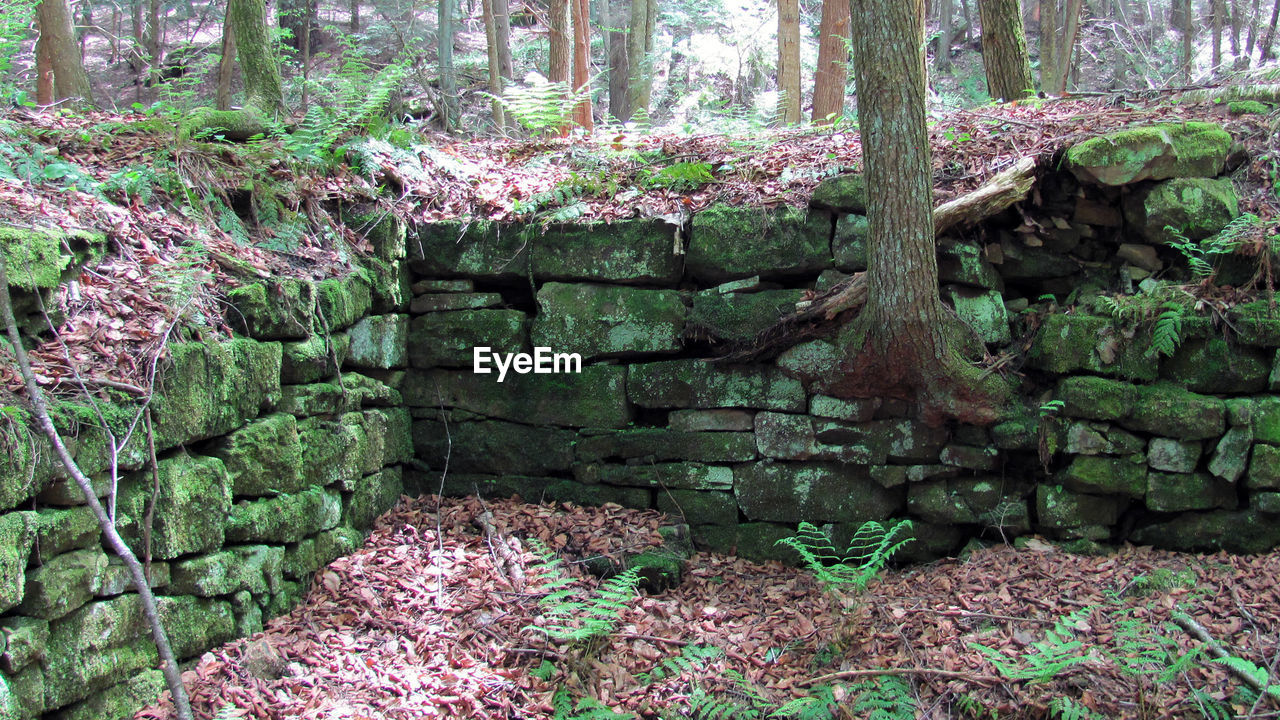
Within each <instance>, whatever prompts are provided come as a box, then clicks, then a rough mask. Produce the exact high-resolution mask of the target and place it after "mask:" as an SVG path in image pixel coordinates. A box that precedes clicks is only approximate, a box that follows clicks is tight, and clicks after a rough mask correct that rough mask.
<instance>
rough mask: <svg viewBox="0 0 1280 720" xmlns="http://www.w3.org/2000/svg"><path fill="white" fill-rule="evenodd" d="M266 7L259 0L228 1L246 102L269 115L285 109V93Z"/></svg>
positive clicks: (247, 104)
mask: <svg viewBox="0 0 1280 720" xmlns="http://www.w3.org/2000/svg"><path fill="white" fill-rule="evenodd" d="M265 10H266V8H265V7H264V6H263V4H262V1H261V0H227V14H228V16H229V20H230V24H231V27H232V33H233V34H234V35H235V45H236V59H238V60H239V61H240V74H241V75H242V76H243V77H244V100H245V105H246V106H249V107H254V108H257V109H258V110H261V111H262V112H263V113H265V114H267V115H268V116H272V115H276V114H277V113H280V112H282V111H283V110H284V92H283V91H282V90H281V87H280V62H279V60H278V59H277V58H276V53H275V46H274V44H273V41H272V39H271V37H270V35H269V34H268V33H267V20H266V12H265Z"/></svg>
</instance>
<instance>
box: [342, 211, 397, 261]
mask: <svg viewBox="0 0 1280 720" xmlns="http://www.w3.org/2000/svg"><path fill="white" fill-rule="evenodd" d="M341 218H342V222H343V224H344V225H346V226H347V227H348V228H349V229H351V230H354V231H355V232H356V233H358V234H360V235H363V236H364V239H365V240H367V241H368V242H369V246H370V247H371V248H373V255H374V257H376V258H379V259H381V260H387V261H391V260H401V259H403V258H405V257H406V256H407V252H408V225H407V224H406V223H405V222H404V221H403V220H401V219H400V218H399V217H398V216H397V215H396V214H395V213H393V212H389V211H385V210H380V209H377V208H371V209H367V206H366V208H360V209H359V210H355V211H352V210H346V209H344V211H343V212H342V213H341Z"/></svg>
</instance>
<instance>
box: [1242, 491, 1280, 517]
mask: <svg viewBox="0 0 1280 720" xmlns="http://www.w3.org/2000/svg"><path fill="white" fill-rule="evenodd" d="M1249 507H1251V508H1255V509H1256V510H1257V511H1258V512H1260V513H1262V514H1264V515H1272V516H1274V515H1280V492H1260V493H1253V494H1251V495H1250V496H1249Z"/></svg>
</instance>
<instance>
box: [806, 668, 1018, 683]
mask: <svg viewBox="0 0 1280 720" xmlns="http://www.w3.org/2000/svg"><path fill="white" fill-rule="evenodd" d="M875 675H933V676H936V677H945V678H955V679H957V680H969V681H970V682H976V683H983V684H985V685H999V684H1000V683H1002V682H1004V678H998V677H996V676H995V675H982V674H980V673H967V672H961V671H959V670H938V669H935V668H920V667H908V668H878V669H874V670H842V671H840V672H834V673H828V674H826V675H822V676H819V677H816V678H805V679H803V680H798V681H796V685H799V686H800V687H805V686H808V685H817V684H819V683H824V682H828V681H830V680H847V679H849V678H856V677H871V676H875Z"/></svg>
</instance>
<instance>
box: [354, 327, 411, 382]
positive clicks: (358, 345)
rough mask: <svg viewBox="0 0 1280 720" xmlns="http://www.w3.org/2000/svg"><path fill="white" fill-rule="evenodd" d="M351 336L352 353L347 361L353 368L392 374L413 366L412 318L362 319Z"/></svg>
mask: <svg viewBox="0 0 1280 720" xmlns="http://www.w3.org/2000/svg"><path fill="white" fill-rule="evenodd" d="M347 334H348V335H349V336H350V337H351V352H350V355H348V357H347V364H348V365H350V366H351V367H357V368H372V369H377V370H390V369H393V368H400V367H405V366H406V365H408V363H409V358H408V355H407V351H408V344H409V316H408V315H372V316H369V317H366V318H362V319H361V320H360V321H359V322H357V323H356V324H355V325H352V326H351V329H350V330H349V331H348V333H347Z"/></svg>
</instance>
